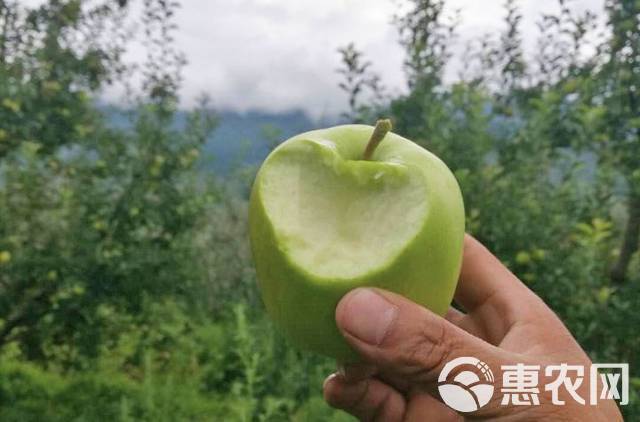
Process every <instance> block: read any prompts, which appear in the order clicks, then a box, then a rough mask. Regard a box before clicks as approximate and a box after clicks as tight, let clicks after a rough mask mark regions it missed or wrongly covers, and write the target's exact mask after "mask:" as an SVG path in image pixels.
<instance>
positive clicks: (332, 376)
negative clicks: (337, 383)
mask: <svg viewBox="0 0 640 422" xmlns="http://www.w3.org/2000/svg"><path fill="white" fill-rule="evenodd" d="M337 376H338V374H331V375H329V376H328V377H327V378H326V379H325V380H324V382H323V383H322V389H323V390H324V389H325V388H327V384H329V383H330V382H331V380H333V379H334V378H335V377H337Z"/></svg>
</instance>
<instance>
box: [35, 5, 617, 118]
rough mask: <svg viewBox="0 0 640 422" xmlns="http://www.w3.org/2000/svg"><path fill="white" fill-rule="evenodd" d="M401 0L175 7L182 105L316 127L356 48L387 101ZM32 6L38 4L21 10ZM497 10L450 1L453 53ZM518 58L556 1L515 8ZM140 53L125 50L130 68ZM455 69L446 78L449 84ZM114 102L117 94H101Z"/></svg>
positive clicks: (331, 110) (494, 24)
mask: <svg viewBox="0 0 640 422" xmlns="http://www.w3.org/2000/svg"><path fill="white" fill-rule="evenodd" d="M401 1H402V0H182V1H181V4H182V6H181V8H180V9H179V10H178V12H177V15H176V23H177V25H178V28H179V29H178V31H177V32H176V34H175V35H176V43H177V46H178V48H179V49H180V50H182V51H183V52H184V53H185V54H186V57H187V60H188V64H187V65H186V67H185V68H184V82H183V87H182V92H181V98H182V105H183V106H184V107H190V106H192V105H193V104H194V103H195V101H196V99H197V98H198V97H199V96H200V95H201V94H203V93H206V94H208V95H209V96H210V97H211V99H212V104H213V105H214V107H215V108H218V109H226V110H234V111H240V112H243V111H248V110H254V109H259V110H265V111H269V112H281V111H288V110H293V109H303V110H304V111H306V112H307V113H309V115H310V116H311V117H313V118H315V119H319V118H323V117H328V118H331V117H334V116H336V115H338V114H340V113H341V112H342V111H344V110H345V108H346V97H345V95H344V94H343V93H342V92H341V91H340V90H339V88H338V86H337V85H338V82H339V80H340V75H339V74H338V73H337V72H336V69H337V68H338V67H339V65H340V56H339V54H338V53H337V49H338V48H339V47H341V46H345V45H346V44H348V43H349V42H352V41H353V42H354V43H355V45H356V47H358V48H359V49H360V50H362V51H363V52H364V54H365V56H366V57H367V58H368V60H370V61H371V62H372V69H373V70H374V71H375V72H377V73H378V74H380V76H381V77H382V80H383V83H384V84H385V86H387V87H388V90H389V91H390V92H392V93H394V92H397V93H399V92H403V90H404V89H405V88H406V84H405V77H404V73H403V69H402V62H403V51H402V48H401V47H400V46H399V44H398V33H397V30H396V28H395V27H394V26H393V24H392V17H393V15H394V13H395V12H396V11H397V10H398V3H399V2H401ZM23 2H25V3H29V4H34V3H35V4H37V3H40V2H41V1H40V0H23ZM603 2H604V0H575V1H574V2H573V7H574V8H575V9H578V10H585V9H589V10H592V11H594V12H596V13H598V14H600V15H602V11H603ZM503 3H504V0H448V1H447V7H448V8H449V9H450V10H453V9H460V10H461V13H462V24H461V26H460V27H459V31H458V33H459V37H458V42H457V43H456V45H455V46H454V48H453V50H454V52H461V51H462V49H463V46H464V44H465V43H466V42H467V41H469V40H471V39H473V38H474V37H478V36H480V35H482V34H484V33H487V32H493V33H499V32H500V30H501V25H502V19H503V17H504V15H505V11H504V9H503V7H502V6H503ZM519 4H520V6H521V8H522V9H521V10H522V12H523V15H524V19H523V33H524V42H525V51H527V52H529V53H532V52H533V49H534V48H535V38H536V32H537V31H536V26H535V23H536V21H537V20H538V19H539V17H540V14H541V13H543V12H545V13H549V12H552V11H556V10H557V0H520V1H519ZM143 57H144V50H143V48H142V46H141V45H140V44H137V43H133V44H132V45H131V47H130V48H129V52H128V55H127V59H128V60H133V61H136V60H140V59H142V58H143ZM460 66H461V63H460V62H454V63H453V64H452V66H450V68H449V69H447V76H448V77H449V78H453V77H454V75H456V74H457V72H458V70H459V68H460ZM104 96H105V98H106V99H107V100H108V101H110V102H117V101H118V100H119V98H121V96H122V92H121V90H119V89H117V88H115V89H114V88H112V89H110V90H107V91H106V92H105V93H104Z"/></svg>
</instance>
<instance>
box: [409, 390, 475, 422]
mask: <svg viewBox="0 0 640 422" xmlns="http://www.w3.org/2000/svg"><path fill="white" fill-rule="evenodd" d="M425 420H428V421H438V422H459V421H460V422H461V421H463V420H464V418H463V417H462V416H460V415H459V414H458V413H457V412H456V411H454V410H453V409H451V408H450V407H448V406H447V405H445V404H444V403H442V402H440V401H439V400H437V399H436V398H435V397H433V396H431V395H430V394H427V393H419V394H415V395H412V396H411V398H410V399H409V400H408V402H407V407H406V410H405V416H404V422H423V421H425Z"/></svg>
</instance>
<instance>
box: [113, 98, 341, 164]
mask: <svg viewBox="0 0 640 422" xmlns="http://www.w3.org/2000/svg"><path fill="white" fill-rule="evenodd" d="M101 109H102V111H103V113H104V114H105V115H106V116H107V119H108V120H109V122H110V123H111V124H112V125H113V126H115V127H120V128H128V127H130V126H131V120H130V116H129V115H128V113H127V111H126V110H123V109H120V108H117V107H114V106H102V107H101ZM216 115H217V117H218V125H217V126H216V128H215V130H214V131H213V133H212V135H211V136H210V138H209V139H208V141H207V142H206V144H205V146H204V151H203V152H204V160H203V168H204V169H205V170H211V171H214V172H215V173H217V174H220V175H226V174H228V172H229V171H230V170H231V169H232V168H233V167H235V166H236V165H238V164H257V163H260V162H262V160H264V159H265V158H266V156H267V154H268V153H269V151H270V150H271V148H272V147H273V146H274V145H275V144H277V143H279V142H282V141H284V140H285V139H287V138H290V137H291V136H293V135H295V134H298V133H301V132H305V131H308V130H313V129H318V128H321V127H327V126H332V125H335V124H338V121H337V120H328V119H323V120H320V121H314V120H313V119H311V118H310V117H309V116H308V115H307V114H306V113H305V112H304V111H302V110H292V111H288V112H282V113H271V112H266V111H257V110H254V111H248V112H236V111H229V110H222V111H219V112H217V113H216ZM185 118H186V112H184V111H179V112H177V113H176V126H177V127H181V126H183V125H184V123H185Z"/></svg>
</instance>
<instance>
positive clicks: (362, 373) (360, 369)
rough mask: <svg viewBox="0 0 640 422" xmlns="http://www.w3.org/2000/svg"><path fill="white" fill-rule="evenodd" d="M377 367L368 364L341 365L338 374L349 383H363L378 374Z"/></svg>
mask: <svg viewBox="0 0 640 422" xmlns="http://www.w3.org/2000/svg"><path fill="white" fill-rule="evenodd" d="M376 371H377V368H376V367H375V365H371V364H368V363H344V364H343V363H339V364H338V374H339V375H341V376H342V377H343V378H344V379H345V380H347V381H348V382H352V383H353V382H356V381H362V380H365V379H367V378H371V377H372V376H374V375H375V374H376Z"/></svg>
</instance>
